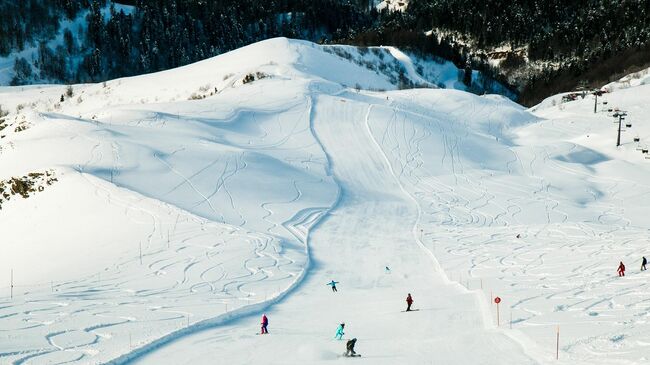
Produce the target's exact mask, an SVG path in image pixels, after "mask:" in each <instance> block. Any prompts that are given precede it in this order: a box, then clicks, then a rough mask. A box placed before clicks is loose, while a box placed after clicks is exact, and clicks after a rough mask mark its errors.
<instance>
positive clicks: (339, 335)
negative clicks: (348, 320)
mask: <svg viewBox="0 0 650 365" xmlns="http://www.w3.org/2000/svg"><path fill="white" fill-rule="evenodd" d="M344 328H345V323H341V324H339V327H338V328H337V329H336V335H334V338H335V339H337V340H342V339H343V335H344V334H345V333H343V329H344Z"/></svg>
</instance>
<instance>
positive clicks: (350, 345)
mask: <svg viewBox="0 0 650 365" xmlns="http://www.w3.org/2000/svg"><path fill="white" fill-rule="evenodd" d="M644 262H645V257H644ZM622 264H623V263H621V265H622ZM386 271H387V272H389V271H390V269H389V268H388V266H386ZM338 283H339V282H338V281H334V280H332V281H330V282H329V283H327V284H326V285H329V286H330V287H332V292H334V293H336V292H338V290H337V289H336V284H338ZM411 305H413V297H412V296H411V293H408V295H407V296H406V312H410V311H412V309H411ZM261 325H262V329H261V331H260V334H268V333H269V331H268V329H267V327H268V325H269V319H268V317H267V316H266V314H263V315H262V322H261ZM344 330H345V322H344V323H341V324H339V326H338V327H337V328H336V333H335V334H334V339H337V340H343V335H345V332H344ZM356 343H357V339H356V338H353V339H351V340H348V341H347V342H346V344H345V354H344V356H349V357H358V356H361V355H359V354H357V353H356V352H355V351H354V346H355V345H356Z"/></svg>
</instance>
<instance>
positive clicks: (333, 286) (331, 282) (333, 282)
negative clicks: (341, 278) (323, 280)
mask: <svg viewBox="0 0 650 365" xmlns="http://www.w3.org/2000/svg"><path fill="white" fill-rule="evenodd" d="M338 283H339V282H338V281H334V280H332V281H330V282H329V283H327V284H326V285H329V286H331V287H332V291H333V292H337V291H338V290H336V284H338Z"/></svg>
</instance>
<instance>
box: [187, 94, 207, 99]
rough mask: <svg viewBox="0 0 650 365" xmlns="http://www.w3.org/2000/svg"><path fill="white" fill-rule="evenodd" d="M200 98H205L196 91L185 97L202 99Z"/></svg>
mask: <svg viewBox="0 0 650 365" xmlns="http://www.w3.org/2000/svg"><path fill="white" fill-rule="evenodd" d="M202 99H205V96H204V95H201V94H197V93H192V95H190V97H189V98H187V100H202Z"/></svg>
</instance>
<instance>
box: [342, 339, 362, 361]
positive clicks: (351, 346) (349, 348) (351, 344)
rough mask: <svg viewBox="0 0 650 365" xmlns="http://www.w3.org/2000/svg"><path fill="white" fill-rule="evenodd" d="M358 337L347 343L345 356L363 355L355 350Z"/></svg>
mask: <svg viewBox="0 0 650 365" xmlns="http://www.w3.org/2000/svg"><path fill="white" fill-rule="evenodd" d="M356 343H357V339H356V338H353V339H351V340H349V341H348V342H347V343H346V344H345V356H347V357H359V356H361V355H359V354H357V353H356V352H355V351H354V345H356Z"/></svg>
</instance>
